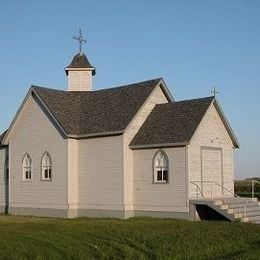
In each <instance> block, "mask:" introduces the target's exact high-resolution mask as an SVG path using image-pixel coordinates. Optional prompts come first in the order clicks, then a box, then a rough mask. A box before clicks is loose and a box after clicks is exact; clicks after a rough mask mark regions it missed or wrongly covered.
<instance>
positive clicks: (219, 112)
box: [213, 99, 240, 148]
mask: <svg viewBox="0 0 260 260" xmlns="http://www.w3.org/2000/svg"><path fill="white" fill-rule="evenodd" d="M213 104H214V106H215V108H216V110H217V112H218V114H219V116H220V118H221V120H222V122H223V124H224V126H225V127H226V129H227V132H228V134H229V136H230V138H231V140H232V142H233V145H234V148H239V147H240V144H239V141H238V139H237V137H236V135H235V133H234V131H233V129H232V128H231V126H230V124H229V122H228V120H227V118H226V116H225V114H224V112H223V110H222V109H221V107H220V105H219V103H218V101H217V100H216V99H214V101H213Z"/></svg>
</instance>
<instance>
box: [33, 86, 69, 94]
mask: <svg viewBox="0 0 260 260" xmlns="http://www.w3.org/2000/svg"><path fill="white" fill-rule="evenodd" d="M31 88H32V89H36V90H37V89H45V90H51V91H60V92H65V93H67V92H68V91H66V90H63V89H56V88H49V87H43V86H37V85H31Z"/></svg>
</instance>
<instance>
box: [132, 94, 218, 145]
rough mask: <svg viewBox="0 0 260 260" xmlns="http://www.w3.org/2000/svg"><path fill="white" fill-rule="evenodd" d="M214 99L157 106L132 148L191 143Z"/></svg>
mask: <svg viewBox="0 0 260 260" xmlns="http://www.w3.org/2000/svg"><path fill="white" fill-rule="evenodd" d="M213 100H214V97H206V98H201V99H193V100H185V101H180V102H173V103H166V104H159V105H156V106H155V108H154V109H153V111H152V112H151V114H150V115H149V116H148V118H147V119H146V121H145V122H144V124H143V126H142V127H141V128H140V130H139V131H138V133H137V134H136V135H135V137H134V138H133V140H132V141H131V143H130V147H132V148H134V146H142V145H153V144H156V145H158V144H176V143H185V142H189V141H190V139H191V137H192V136H193V134H194V132H195V130H196V129H197V127H198V125H199V123H200V121H201V120H202V118H203V116H204V114H205V112H206V111H207V109H208V107H209V105H210V104H211V102H212V101H213Z"/></svg>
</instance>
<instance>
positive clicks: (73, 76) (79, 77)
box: [68, 69, 92, 91]
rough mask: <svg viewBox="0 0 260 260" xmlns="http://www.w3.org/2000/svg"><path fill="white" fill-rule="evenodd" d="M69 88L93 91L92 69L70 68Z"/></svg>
mask: <svg viewBox="0 0 260 260" xmlns="http://www.w3.org/2000/svg"><path fill="white" fill-rule="evenodd" d="M68 90H69V91H91V90H92V71H87V70H80V69H76V70H72V69H71V70H69V71H68Z"/></svg>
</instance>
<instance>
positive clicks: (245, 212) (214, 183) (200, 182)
mask: <svg viewBox="0 0 260 260" xmlns="http://www.w3.org/2000/svg"><path fill="white" fill-rule="evenodd" d="M190 183H191V184H193V185H195V186H196V192H197V198H198V197H199V196H198V195H199V193H200V194H201V197H202V198H206V197H205V196H204V193H203V189H202V188H201V187H200V185H199V184H201V185H203V184H204V183H210V198H211V200H213V198H214V195H213V186H214V185H216V186H218V187H220V188H222V190H225V191H227V192H228V193H230V194H232V195H233V196H234V197H236V198H239V199H240V200H241V201H242V202H243V203H244V217H245V218H246V216H247V204H248V200H246V199H245V198H242V197H240V196H239V195H237V194H236V193H235V192H233V191H231V190H229V189H227V188H225V187H224V186H223V185H221V184H219V183H217V182H215V181H190ZM198 183H199V184H198Z"/></svg>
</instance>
